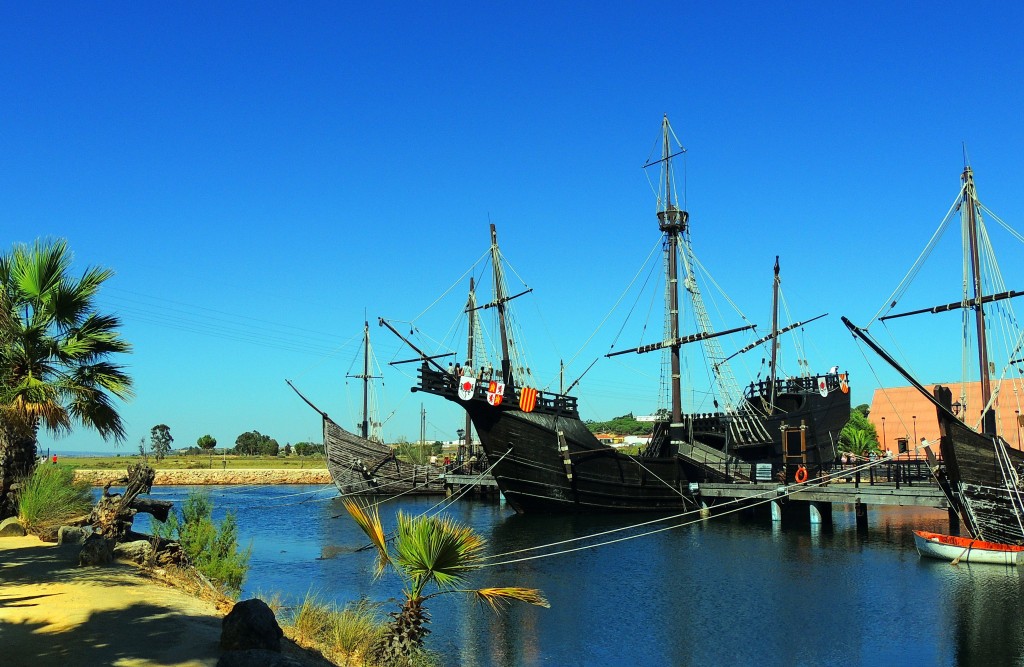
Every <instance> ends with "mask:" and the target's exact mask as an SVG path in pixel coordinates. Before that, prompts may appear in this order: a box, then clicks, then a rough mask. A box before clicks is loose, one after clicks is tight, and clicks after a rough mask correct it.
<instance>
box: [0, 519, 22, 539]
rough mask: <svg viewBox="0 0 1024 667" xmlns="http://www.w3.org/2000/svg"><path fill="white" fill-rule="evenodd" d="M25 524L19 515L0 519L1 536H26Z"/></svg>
mask: <svg viewBox="0 0 1024 667" xmlns="http://www.w3.org/2000/svg"><path fill="white" fill-rule="evenodd" d="M24 536H25V526H23V525H21V522H20V521H18V517H16V516H12V517H9V518H7V519H4V520H3V521H0V537H24Z"/></svg>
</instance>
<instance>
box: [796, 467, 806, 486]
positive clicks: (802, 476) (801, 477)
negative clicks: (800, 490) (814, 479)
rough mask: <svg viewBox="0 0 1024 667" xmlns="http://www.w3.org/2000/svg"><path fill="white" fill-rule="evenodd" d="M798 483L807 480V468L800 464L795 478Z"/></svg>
mask: <svg viewBox="0 0 1024 667" xmlns="http://www.w3.org/2000/svg"><path fill="white" fill-rule="evenodd" d="M793 479H795V480H796V483H797V484H803V483H804V482H806V481H807V468H805V467H803V466H800V467H799V468H797V469H796V476H795V477H794V478H793Z"/></svg>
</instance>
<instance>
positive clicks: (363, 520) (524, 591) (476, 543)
mask: <svg viewBox="0 0 1024 667" xmlns="http://www.w3.org/2000/svg"><path fill="white" fill-rule="evenodd" d="M364 502H365V501H364ZM344 505H345V509H346V510H347V511H348V513H349V515H351V516H352V518H353V519H354V520H355V522H356V524H358V525H359V527H360V528H361V529H362V530H363V532H364V533H366V535H367V537H369V538H370V542H371V543H372V544H373V546H374V548H375V549H376V550H377V563H376V568H375V571H374V576H375V577H379V576H381V575H382V574H383V573H384V571H385V570H386V569H387V568H388V567H392V568H393V569H394V570H395V572H397V573H398V575H399V576H400V577H401V578H402V580H403V581H404V583H405V590H404V591H403V593H404V595H405V601H404V602H403V603H402V605H401V611H400V612H393V613H392V614H391V617H392V618H393V619H394V620H393V621H392V623H391V625H390V631H389V632H388V633H386V634H385V636H384V637H383V638H382V640H381V643H380V644H379V645H378V646H377V647H376V650H375V653H376V657H377V658H378V659H379V660H380V661H381V662H382V663H383V664H393V663H395V662H397V661H401V660H407V659H408V658H410V657H411V656H412V654H413V653H414V651H416V650H417V649H419V648H421V647H422V646H423V639H424V637H425V636H426V635H427V633H429V632H430V630H428V629H427V628H425V627H424V626H425V625H426V624H427V623H429V621H430V615H429V614H428V613H427V610H426V608H425V607H424V606H423V603H424V602H426V601H427V600H429V599H431V598H433V597H436V596H438V595H444V594H448V593H463V594H467V595H471V596H473V597H474V598H475V599H477V600H480V601H483V602H487V603H488V604H489V605H490V606H491V608H492V609H494V610H495V611H500V609H501V607H502V605H503V604H505V603H509V602H511V601H513V600H518V601H520V602H527V603H529V604H534V605H537V606H540V607H550V606H551V605H549V604H548V601H547V600H546V599H545V598H544V595H543V594H542V593H541V592H540V591H539V590H537V589H535V588H517V587H512V588H476V589H461V588H458V587H459V586H462V585H463V584H464V583H465V581H466V575H467V574H469V573H470V572H472V571H473V570H476V569H478V568H479V567H480V566H481V565H482V564H483V559H484V546H485V544H486V542H485V541H484V538H483V537H481V536H480V535H478V534H477V533H475V532H474V531H473V530H472V529H471V528H469V527H466V526H462V525H460V524H459V523H457V522H455V521H453V520H451V519H450V518H447V517H436V516H435V517H429V516H410V515H407V514H405V513H404V512H398V527H397V529H396V530H395V535H394V546H393V552H392V550H389V548H388V539H387V537H386V536H385V534H384V529H383V527H382V526H381V522H380V515H379V513H378V512H377V507H376V505H368V504H363V503H361V502H360V501H357V500H356V499H354V498H346V499H345V501H344ZM429 585H434V586H435V587H437V589H438V590H437V591H436V592H434V593H430V594H425V590H426V588H427V587H428V586H429Z"/></svg>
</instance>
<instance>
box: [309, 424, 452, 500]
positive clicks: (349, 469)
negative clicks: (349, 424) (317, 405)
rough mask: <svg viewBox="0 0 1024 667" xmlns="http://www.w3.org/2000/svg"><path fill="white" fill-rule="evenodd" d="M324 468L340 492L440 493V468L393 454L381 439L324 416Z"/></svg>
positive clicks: (377, 494) (364, 493)
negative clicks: (363, 434) (325, 465)
mask: <svg viewBox="0 0 1024 667" xmlns="http://www.w3.org/2000/svg"><path fill="white" fill-rule="evenodd" d="M323 427H324V450H325V453H326V456H327V469H328V471H330V473H331V479H332V480H334V485H335V486H336V487H337V488H338V491H339V492H341V494H342V495H345V496H350V495H372V496H396V495H433V494H442V493H444V481H443V477H442V475H443V473H444V470H443V469H442V468H440V467H438V466H434V465H417V464H413V463H408V462H406V461H402V460H401V459H399V458H397V457H396V456H395V454H394V452H393V451H392V450H391V448H390V447H388V446H387V445H385V444H383V443H379V442H374V441H372V440H367V439H366V438H361V437H359V436H358V435H356V434H354V433H350V432H348V431H346V430H345V429H343V428H342V427H340V426H338V425H337V424H336V423H334V421H332V420H331V419H330V418H328V417H326V416H324V418H323Z"/></svg>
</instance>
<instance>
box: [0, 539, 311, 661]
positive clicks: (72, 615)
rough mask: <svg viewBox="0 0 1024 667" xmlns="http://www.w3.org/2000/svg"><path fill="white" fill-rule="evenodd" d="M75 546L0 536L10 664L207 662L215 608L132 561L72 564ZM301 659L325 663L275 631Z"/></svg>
mask: <svg viewBox="0 0 1024 667" xmlns="http://www.w3.org/2000/svg"><path fill="white" fill-rule="evenodd" d="M79 550H80V548H76V547H74V546H59V545H56V544H50V543H46V542H42V541H40V540H39V538H37V537H34V536H26V537H2V538H0V581H3V588H2V589H0V636H2V637H3V655H4V658H3V664H4V665H9V666H10V667H21V666H24V667H29V666H31V667H45V666H46V665H54V666H56V665H59V666H60V667H77V666H82V667H86V666H88V667H93V666H94V665H118V666H119V667H143V666H145V667H162V666H167V667H170V666H174V667H214V666H215V665H216V664H217V661H218V660H219V659H220V656H221V655H222V651H221V649H220V633H221V619H222V618H223V616H224V614H225V613H226V612H227V611H228V606H227V605H223V604H222V605H221V606H220V607H218V605H217V604H215V602H214V601H212V600H205V599H201V598H198V597H195V596H193V595H190V594H189V593H186V592H185V591H183V590H180V589H178V588H175V587H174V586H171V585H170V584H169V583H168V581H167V580H163V579H161V578H160V576H161V574H160V571H149V570H145V569H143V568H140V567H138V566H136V565H132V564H129V563H114V564H111V565H108V566H103V567H79V566H78V565H77V562H76V559H77V556H78V552H79ZM282 647H283V648H282V653H283V654H284V655H287V656H288V657H290V658H292V659H293V660H296V661H298V662H299V664H302V665H308V666H314V665H315V666H324V665H330V664H331V663H329V662H326V661H324V660H322V659H320V658H319V657H318V656H316V655H315V654H313V653H309V652H307V651H304V650H302V649H301V648H299V647H297V646H296V645H295V644H294V643H292V642H291V641H288V640H282Z"/></svg>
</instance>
